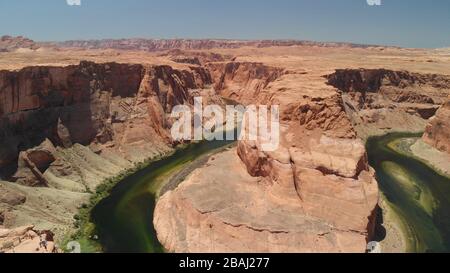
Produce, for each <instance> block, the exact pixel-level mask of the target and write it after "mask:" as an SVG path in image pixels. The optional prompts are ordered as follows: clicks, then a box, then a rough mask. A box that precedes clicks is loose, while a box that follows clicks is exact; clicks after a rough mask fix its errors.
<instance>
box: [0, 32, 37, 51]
mask: <svg viewBox="0 0 450 273" xmlns="http://www.w3.org/2000/svg"><path fill="white" fill-rule="evenodd" d="M39 47H40V46H39V45H38V44H36V43H35V42H34V41H33V40H30V39H28V38H25V37H23V36H18V37H12V36H8V35H5V36H2V37H0V52H13V51H15V50H17V49H30V50H36V49H38V48H39Z"/></svg>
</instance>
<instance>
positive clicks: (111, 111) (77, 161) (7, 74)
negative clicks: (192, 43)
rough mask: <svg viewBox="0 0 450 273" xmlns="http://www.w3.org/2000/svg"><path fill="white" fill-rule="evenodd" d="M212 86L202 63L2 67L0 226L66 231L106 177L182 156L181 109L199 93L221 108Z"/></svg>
mask: <svg viewBox="0 0 450 273" xmlns="http://www.w3.org/2000/svg"><path fill="white" fill-rule="evenodd" d="M211 84H212V79H211V76H210V74H209V72H208V71H207V70H205V69H203V68H201V67H198V66H195V67H194V66H193V67H187V68H186V69H184V70H177V69H173V68H172V67H170V66H143V65H130V64H118V63H105V64H97V63H92V62H81V63H80V64H79V65H72V66H67V67H45V66H42V67H27V68H24V69H21V70H20V71H0V128H1V131H0V147H1V148H0V174H1V178H2V179H3V180H8V181H10V183H6V182H5V183H2V188H1V195H2V199H1V202H0V214H1V215H2V223H0V224H2V225H4V226H8V227H11V226H19V225H28V224H30V223H33V224H36V225H37V226H38V228H39V229H52V230H53V231H55V233H57V235H58V236H62V235H64V232H65V231H67V229H68V228H69V227H71V226H72V222H73V218H72V217H73V215H74V214H75V213H76V212H77V208H78V207H79V206H80V205H81V204H82V203H83V202H87V200H88V198H89V194H88V193H89V192H93V191H95V189H96V187H97V186H98V185H99V184H101V183H102V182H103V181H104V180H105V179H107V178H111V177H114V176H115V175H117V174H119V173H120V172H121V171H123V170H125V169H128V168H132V167H133V166H134V165H135V164H136V163H139V162H143V161H145V160H148V159H151V158H155V157H157V156H162V155H164V154H166V153H168V152H170V151H173V149H174V148H175V145H176V144H177V143H173V141H172V138H171V137H170V128H171V122H172V121H171V119H170V113H171V111H172V108H173V106H175V105H179V104H187V105H190V104H192V103H193V97H194V96H204V97H205V98H206V99H205V103H208V99H209V100H213V101H214V102H215V103H220V98H219V97H218V96H216V95H215V94H214V93H213V92H212V91H211V88H210V85H211ZM11 182H12V183H11ZM15 196H20V198H18V197H17V198H16V197H15ZM27 221H28V222H27Z"/></svg>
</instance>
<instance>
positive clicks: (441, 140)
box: [423, 100, 450, 154]
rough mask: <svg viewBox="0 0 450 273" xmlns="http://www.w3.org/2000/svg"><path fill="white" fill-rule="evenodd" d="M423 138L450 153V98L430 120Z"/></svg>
mask: <svg viewBox="0 0 450 273" xmlns="http://www.w3.org/2000/svg"><path fill="white" fill-rule="evenodd" d="M423 140H424V141H425V143H428V144H429V145H431V146H433V147H435V148H436V149H438V150H440V151H442V152H447V153H449V154H450V100H449V101H447V102H446V103H445V104H444V105H443V106H442V107H441V108H440V109H439V111H438V112H437V113H436V116H434V117H433V118H432V119H431V120H430V123H429V124H428V125H427V127H426V129H425V134H424V135H423Z"/></svg>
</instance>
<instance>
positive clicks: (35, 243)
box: [0, 226, 59, 253]
mask: <svg viewBox="0 0 450 273" xmlns="http://www.w3.org/2000/svg"><path fill="white" fill-rule="evenodd" d="M53 237H54V235H53V233H52V232H50V231H36V230H35V229H34V226H24V227H19V228H15V229H3V228H1V226H0V253H57V252H59V250H58V249H57V247H56V245H55V242H54V240H53ZM44 238H45V245H44V244H41V240H43V239H44Z"/></svg>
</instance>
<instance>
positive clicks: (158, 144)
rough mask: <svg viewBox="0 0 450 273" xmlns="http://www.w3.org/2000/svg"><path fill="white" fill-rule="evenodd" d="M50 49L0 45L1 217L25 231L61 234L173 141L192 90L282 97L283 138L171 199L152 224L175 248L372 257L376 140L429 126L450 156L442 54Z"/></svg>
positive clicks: (233, 156) (89, 44) (133, 46)
mask: <svg viewBox="0 0 450 273" xmlns="http://www.w3.org/2000/svg"><path fill="white" fill-rule="evenodd" d="M42 46H43V47H44V48H45V49H44V50H42V49H40V50H32V52H29V51H27V52H20V51H15V52H8V53H0V54H1V55H0V56H1V58H0V69H5V70H2V71H0V128H1V129H2V130H1V133H0V145H1V150H0V175H1V178H2V179H3V180H6V181H8V182H1V184H0V186H1V188H0V190H1V191H0V197H1V199H0V227H2V226H3V227H5V228H8V229H10V230H12V229H14V228H17V227H21V226H29V225H30V224H32V225H34V226H33V228H28V229H27V231H28V230H32V229H38V230H47V231H50V230H51V231H52V232H54V234H55V238H56V239H58V240H61V239H62V237H63V236H65V235H66V234H67V233H70V232H71V231H73V216H74V215H75V214H76V213H77V210H78V208H80V206H82V204H84V203H86V202H88V200H89V197H90V195H91V194H92V193H93V192H95V190H96V188H97V187H98V186H99V185H100V184H102V183H103V182H104V181H105V180H106V179H108V178H111V177H114V176H116V175H118V174H119V173H121V172H122V171H124V170H126V169H131V168H133V167H135V166H136V165H137V164H139V163H142V162H145V161H146V160H148V159H151V158H158V157H162V156H164V155H166V154H169V153H170V152H172V151H174V150H175V149H176V147H177V145H178V144H180V143H177V142H174V141H173V140H172V139H171V137H170V128H171V124H172V123H173V120H171V118H170V117H169V116H170V112H171V110H172V108H173V107H174V106H175V105H179V104H185V105H189V106H192V104H193V98H194V97H196V96H202V97H203V100H204V103H206V104H212V103H214V104H219V105H224V104H225V103H226V101H227V100H232V101H235V102H238V103H241V104H243V105H249V104H256V105H258V104H262V105H280V111H281V112H280V119H281V136H282V137H281V143H280V147H279V149H278V150H277V151H275V152H265V151H263V150H262V149H261V143H258V142H255V141H247V140H244V141H240V142H238V143H237V145H236V147H234V148H232V149H229V150H226V151H224V152H221V153H219V154H216V155H214V156H211V157H210V159H209V161H208V162H207V163H206V164H204V165H203V166H201V167H199V168H197V169H196V170H194V171H193V172H192V173H191V174H190V175H188V176H187V177H186V179H185V180H184V181H183V182H182V183H180V185H179V186H178V187H177V188H175V189H174V190H171V191H168V192H166V193H165V194H163V195H162V196H160V198H159V200H158V202H157V205H156V208H155V216H154V219H148V221H153V222H154V226H155V229H156V232H157V235H158V239H159V241H160V242H161V244H162V245H163V246H164V248H165V249H167V250H168V251H169V252H365V250H366V245H367V242H368V241H370V240H371V238H372V237H373V236H374V233H375V228H376V217H377V209H378V204H379V191H378V186H377V181H376V179H375V171H374V170H373V169H372V168H371V167H370V166H369V164H368V157H367V151H366V149H365V141H366V140H367V139H368V138H369V137H371V136H374V135H383V134H386V133H389V132H394V131H408V132H421V131H424V130H425V128H426V130H425V131H426V133H425V134H424V138H423V139H424V141H423V142H424V145H429V146H430V149H435V150H436V152H437V153H440V154H441V155H442V156H443V157H444V158H446V157H445V156H447V153H448V152H449V144H448V140H449V135H448V132H449V131H448V120H449V118H448V114H449V111H448V109H449V104H448V100H449V98H450V97H449V95H450V71H449V70H448V67H450V66H448V65H449V64H450V56H449V55H448V54H447V53H446V52H445V51H433V50H418V49H403V48H391V47H379V46H358V45H350V44H323V43H308V42H289V41H271V42H268V41H266V42H263V41H255V42H236V41H234V42H233V41H216V40H208V41H195V40H194V41H184V40H172V41H170V42H168V41H159V42H155V41H151V42H149V41H147V40H137V41H136V40H124V41H120V40H116V41H82V42H76V41H75V42H74V41H71V42H66V43H64V45H61V44H60V45H54V44H53V45H51V46H48V44H42ZM45 46H48V47H47V48H46V47H45ZM366 56H370V57H371V58H367V57H366ZM8 58H11V59H9V60H8ZM11 60H14V62H12V61H11ZM361 67H364V68H361ZM442 105H443V106H442ZM431 146H432V147H434V148H431ZM444 162H445V161H444ZM447 162H448V161H447ZM4 230H6V229H4ZM5 232H6V231H5ZM20 236H22V235H20ZM0 238H1V236H0ZM0 251H3V249H1V248H0Z"/></svg>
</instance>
